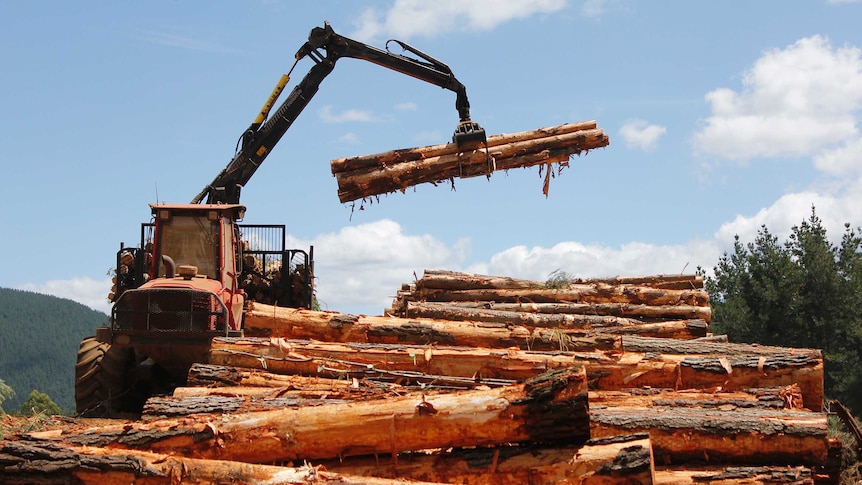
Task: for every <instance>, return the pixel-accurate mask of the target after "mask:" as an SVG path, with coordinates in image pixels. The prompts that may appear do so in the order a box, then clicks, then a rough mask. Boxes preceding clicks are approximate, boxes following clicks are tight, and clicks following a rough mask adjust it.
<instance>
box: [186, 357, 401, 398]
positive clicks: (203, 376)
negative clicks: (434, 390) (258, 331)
mask: <svg viewBox="0 0 862 485" xmlns="http://www.w3.org/2000/svg"><path fill="white" fill-rule="evenodd" d="M186 383H187V385H188V386H190V387H222V386H227V387H242V388H244V389H247V390H248V389H250V388H254V387H262V388H267V387H279V388H285V389H302V390H304V391H305V392H320V393H332V392H345V391H350V392H359V393H362V392H365V391H366V390H369V391H371V392H376V391H378V390H379V389H381V388H383V389H392V388H393V387H397V386H394V385H393V384H391V383H384V382H375V381H372V380H361V381H360V380H354V379H348V380H345V379H340V380H339V379H324V378H319V377H306V376H297V375H283V374H273V373H271V372H265V371H260V370H255V369H247V368H241V367H227V366H219V365H212V364H204V363H195V364H192V366H191V368H189V374H188V379H187V382H186Z"/></svg>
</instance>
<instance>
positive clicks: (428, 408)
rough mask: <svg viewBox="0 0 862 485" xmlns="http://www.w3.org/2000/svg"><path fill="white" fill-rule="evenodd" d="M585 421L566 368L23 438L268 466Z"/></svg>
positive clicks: (486, 439)
mask: <svg viewBox="0 0 862 485" xmlns="http://www.w3.org/2000/svg"><path fill="white" fill-rule="evenodd" d="M589 427H590V424H589V410H588V402H587V390H586V373H585V372H584V369H583V368H578V369H575V368H567V369H561V370H558V371H550V372H547V373H545V374H542V375H540V376H537V377H536V378H534V379H530V380H528V381H527V382H525V383H523V384H516V385H511V386H505V387H501V388H496V389H488V390H471V391H455V392H451V393H445V394H439V395H434V396H427V397H426V396H422V395H420V396H405V397H401V398H386V399H380V400H367V401H362V402H356V403H349V404H333V405H328V406H318V407H300V408H295V409H294V408H285V409H275V410H271V411H259V412H250V413H243V414H234V415H230V414H220V415H194V416H188V417H184V418H173V419H159V420H154V421H148V422H131V423H122V424H112V425H106V426H100V427H94V428H88V429H83V430H80V429H74V430H69V429H67V430H61V431H59V432H57V431H49V432H40V433H31V434H30V435H28V436H29V439H33V440H39V439H42V440H56V441H57V442H61V443H68V444H72V445H75V446H97V447H112V448H132V449H144V450H149V451H153V452H169V451H170V452H174V453H179V454H182V455H183V456H188V457H197V458H213V459H223V460H232V461H244V462H248V463H269V462H274V461H286V460H299V459H306V460H312V459H322V458H335V457H344V456H351V455H361V454H389V453H398V452H400V451H415V450H421V449H428V448H449V447H471V446H490V445H495V444H498V443H565V444H572V445H580V444H583V443H584V442H585V441H587V439H589Z"/></svg>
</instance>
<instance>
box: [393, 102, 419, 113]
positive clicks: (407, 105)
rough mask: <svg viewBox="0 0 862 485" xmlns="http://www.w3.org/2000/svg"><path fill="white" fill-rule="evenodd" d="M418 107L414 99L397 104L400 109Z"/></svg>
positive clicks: (414, 109) (396, 107) (396, 106)
mask: <svg viewBox="0 0 862 485" xmlns="http://www.w3.org/2000/svg"><path fill="white" fill-rule="evenodd" d="M417 108H418V106H416V103H414V102H412V101H407V102H404V103H398V104H396V105H395V109H396V110H398V111H416V109H417Z"/></svg>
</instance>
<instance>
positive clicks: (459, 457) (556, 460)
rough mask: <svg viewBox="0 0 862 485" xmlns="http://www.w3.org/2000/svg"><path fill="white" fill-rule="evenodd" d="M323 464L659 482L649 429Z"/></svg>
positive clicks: (480, 477) (418, 473) (513, 481)
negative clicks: (558, 443) (559, 443)
mask: <svg viewBox="0 0 862 485" xmlns="http://www.w3.org/2000/svg"><path fill="white" fill-rule="evenodd" d="M321 464H322V465H323V466H324V467H325V468H326V469H327V470H331V471H335V472H338V473H345V474H354V475H362V476H375V477H386V478H392V479H396V478H407V479H411V480H426V481H431V482H441V483H458V484H462V485H485V484H495V485H522V484H526V483H537V484H538V483H553V484H560V485H562V484H611V483H625V484H630V485H640V484H643V485H646V484H651V483H653V466H652V447H651V445H650V441H649V438H648V436H647V435H646V434H645V433H641V434H630V435H625V436H619V437H614V438H601V439H595V440H590V441H588V442H587V443H586V444H584V445H583V446H580V447H574V446H564V447H547V446H506V445H503V446H497V447H491V448H470V449H454V450H434V451H431V452H419V453H400V454H398V455H396V456H394V457H393V456H376V457H367V456H357V457H350V458H345V459H343V460H330V461H324V462H321Z"/></svg>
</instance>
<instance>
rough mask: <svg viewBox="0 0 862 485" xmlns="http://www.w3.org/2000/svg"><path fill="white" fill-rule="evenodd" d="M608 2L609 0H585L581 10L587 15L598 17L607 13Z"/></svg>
mask: <svg viewBox="0 0 862 485" xmlns="http://www.w3.org/2000/svg"><path fill="white" fill-rule="evenodd" d="M607 3H608V0H585V1H584V4H583V5H582V6H581V12H583V14H584V15H586V16H587V17H598V16H600V15H602V14H603V13H605V5H607Z"/></svg>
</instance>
